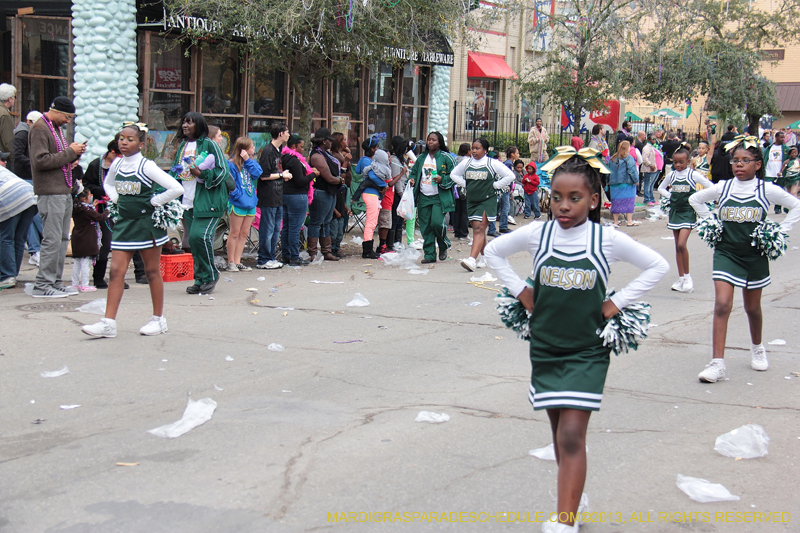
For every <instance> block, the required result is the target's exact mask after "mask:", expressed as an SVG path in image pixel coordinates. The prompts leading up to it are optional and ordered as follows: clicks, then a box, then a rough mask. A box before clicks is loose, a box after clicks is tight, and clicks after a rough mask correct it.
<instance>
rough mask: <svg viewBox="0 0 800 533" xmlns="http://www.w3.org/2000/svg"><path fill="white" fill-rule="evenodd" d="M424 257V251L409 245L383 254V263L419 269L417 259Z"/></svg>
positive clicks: (408, 268)
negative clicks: (397, 250) (398, 250)
mask: <svg viewBox="0 0 800 533" xmlns="http://www.w3.org/2000/svg"><path fill="white" fill-rule="evenodd" d="M420 257H422V252H420V251H419V250H416V249H414V248H412V247H411V246H409V247H408V248H405V249H403V250H401V251H400V252H389V253H386V254H383V255H381V259H382V260H383V264H384V265H386V266H396V267H400V268H402V269H405V270H411V269H418V268H419V267H418V266H417V259H419V258H420Z"/></svg>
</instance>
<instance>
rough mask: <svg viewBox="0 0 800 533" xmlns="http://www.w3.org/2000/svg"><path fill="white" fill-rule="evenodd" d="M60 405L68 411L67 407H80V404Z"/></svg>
mask: <svg viewBox="0 0 800 533" xmlns="http://www.w3.org/2000/svg"><path fill="white" fill-rule="evenodd" d="M59 407H60V408H61V409H64V410H65V411H66V410H67V409H77V408H78V407H80V404H78V405H60V406H59Z"/></svg>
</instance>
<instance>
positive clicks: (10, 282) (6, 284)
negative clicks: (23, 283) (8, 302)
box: [0, 276, 17, 289]
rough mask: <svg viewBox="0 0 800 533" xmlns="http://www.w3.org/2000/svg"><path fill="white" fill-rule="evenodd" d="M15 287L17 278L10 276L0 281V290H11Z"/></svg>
mask: <svg viewBox="0 0 800 533" xmlns="http://www.w3.org/2000/svg"><path fill="white" fill-rule="evenodd" d="M16 286H17V278H15V277H14V276H10V277H8V278H5V279H2V280H0V289H12V288H14V287H16Z"/></svg>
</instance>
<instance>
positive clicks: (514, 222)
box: [508, 215, 517, 226]
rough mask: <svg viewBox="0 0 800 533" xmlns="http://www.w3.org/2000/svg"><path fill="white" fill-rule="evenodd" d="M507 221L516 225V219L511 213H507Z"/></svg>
mask: <svg viewBox="0 0 800 533" xmlns="http://www.w3.org/2000/svg"><path fill="white" fill-rule="evenodd" d="M508 223H509V224H513V225H515V226H516V225H517V221H516V219H515V218H514V217H512V216H511V215H508Z"/></svg>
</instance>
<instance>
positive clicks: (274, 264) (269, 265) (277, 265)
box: [267, 260, 283, 270]
mask: <svg viewBox="0 0 800 533" xmlns="http://www.w3.org/2000/svg"><path fill="white" fill-rule="evenodd" d="M278 268H283V263H281V262H280V261H275V260H272V261H267V269H269V270H276V269H278Z"/></svg>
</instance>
